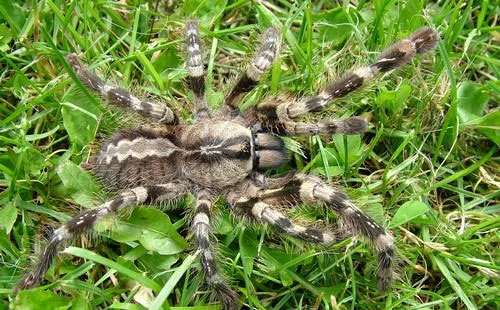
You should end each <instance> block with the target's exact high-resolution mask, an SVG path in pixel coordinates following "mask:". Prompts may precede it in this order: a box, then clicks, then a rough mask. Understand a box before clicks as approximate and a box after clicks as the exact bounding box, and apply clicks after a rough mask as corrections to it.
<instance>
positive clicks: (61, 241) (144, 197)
mask: <svg viewBox="0 0 500 310" xmlns="http://www.w3.org/2000/svg"><path fill="white" fill-rule="evenodd" d="M186 191H187V187H186V186H185V185H183V184H180V183H167V184H159V185H152V186H139V187H135V188H132V189H129V190H126V191H124V192H122V193H121V194H119V195H118V196H116V197H115V198H113V199H111V200H109V201H107V202H106V203H104V204H102V205H100V206H98V207H97V208H94V209H90V210H86V211H83V212H81V213H80V214H78V215H76V216H75V217H73V218H72V219H71V220H69V221H68V222H67V223H66V224H64V225H62V226H61V227H59V228H58V229H56V230H55V231H54V233H53V234H52V237H51V238H50V239H49V243H48V244H47V246H46V247H45V249H44V251H43V252H42V253H41V254H40V257H39V259H38V263H37V265H36V266H35V269H34V270H33V271H31V272H30V273H28V274H27V275H26V276H24V277H23V278H22V279H21V280H20V281H19V282H18V283H17V287H16V291H17V290H23V289H28V288H32V287H35V286H37V285H38V284H39V283H40V282H41V281H42V279H43V277H44V275H45V273H46V272H47V270H48V269H49V268H50V265H51V264H52V262H53V260H54V259H55V258H56V256H57V255H58V254H59V252H61V251H62V250H63V249H64V247H65V245H66V244H67V243H68V242H70V241H71V240H72V239H74V238H75V237H77V236H79V235H81V234H83V233H85V232H87V231H89V230H91V229H92V228H93V227H94V225H95V224H96V223H97V222H98V221H99V220H101V219H102V218H104V217H105V216H107V215H109V214H116V213H117V212H119V211H120V210H122V209H123V208H125V207H129V206H136V205H139V204H151V203H155V202H161V201H168V200H171V199H174V198H176V197H178V196H180V195H182V194H184V193H185V192H186Z"/></svg>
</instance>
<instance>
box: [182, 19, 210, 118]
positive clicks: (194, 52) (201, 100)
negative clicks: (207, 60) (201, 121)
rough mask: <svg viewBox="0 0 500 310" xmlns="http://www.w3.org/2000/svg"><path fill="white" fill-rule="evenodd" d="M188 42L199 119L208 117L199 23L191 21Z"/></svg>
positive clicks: (191, 83)
mask: <svg viewBox="0 0 500 310" xmlns="http://www.w3.org/2000/svg"><path fill="white" fill-rule="evenodd" d="M185 35H186V42H187V60H186V64H187V69H188V72H189V87H190V88H191V90H192V91H193V94H194V100H195V102H194V104H195V112H196V114H197V116H198V117H201V118H204V117H208V115H209V112H208V106H207V98H206V96H205V76H204V70H203V56H202V54H203V51H202V49H201V47H202V46H201V45H202V42H201V39H200V30H199V29H198V22H196V21H189V22H187V23H186V28H185Z"/></svg>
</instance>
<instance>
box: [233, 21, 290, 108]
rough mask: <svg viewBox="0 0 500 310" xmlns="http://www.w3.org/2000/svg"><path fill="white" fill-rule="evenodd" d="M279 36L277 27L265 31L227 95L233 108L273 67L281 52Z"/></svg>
mask: <svg viewBox="0 0 500 310" xmlns="http://www.w3.org/2000/svg"><path fill="white" fill-rule="evenodd" d="M279 36H280V34H279V31H278V30H277V29H275V28H269V29H267V30H266V31H265V32H264V34H263V35H262V41H261V44H260V46H259V48H258V50H257V53H256V54H255V56H254V58H253V59H252V62H251V63H250V65H249V66H248V68H247V70H246V71H245V72H244V73H243V74H242V75H241V76H240V77H239V78H238V80H237V82H236V84H235V85H234V87H233V89H232V90H231V92H230V93H229V95H228V96H227V97H226V104H228V105H229V106H231V107H233V108H236V107H238V104H239V101H240V99H241V97H242V95H243V94H245V93H248V92H249V91H251V90H252V89H253V88H254V87H255V86H256V85H257V84H258V82H259V80H260V79H261V77H262V75H264V73H266V71H267V70H269V68H271V66H272V65H273V63H274V61H275V59H276V57H277V56H278V54H279V48H280V37H279Z"/></svg>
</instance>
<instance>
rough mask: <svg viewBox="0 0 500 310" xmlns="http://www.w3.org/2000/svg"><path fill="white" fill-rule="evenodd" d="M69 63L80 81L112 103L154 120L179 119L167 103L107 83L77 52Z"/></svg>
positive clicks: (160, 121) (172, 122)
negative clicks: (138, 96)
mask: <svg viewBox="0 0 500 310" xmlns="http://www.w3.org/2000/svg"><path fill="white" fill-rule="evenodd" d="M67 60H68V63H69V65H70V66H71V68H73V70H74V71H75V73H76V75H77V76H78V78H79V79H80V81H81V82H82V83H83V84H84V85H85V86H86V87H87V88H89V89H91V90H93V91H96V92H98V93H100V94H101V96H103V97H104V98H106V99H107V100H109V101H110V102H111V103H114V104H116V105H117V106H120V107H128V108H131V109H132V110H134V111H136V112H137V113H139V114H141V115H143V116H145V117H150V118H152V119H153V120H154V121H156V122H159V123H162V124H176V123H178V121H179V119H178V118H177V116H176V115H175V113H174V112H173V111H172V110H171V109H170V108H169V107H167V106H166V105H164V104H160V103H156V102H151V101H147V100H140V99H139V98H137V97H135V96H134V95H132V94H131V93H130V92H129V91H127V90H125V89H123V88H121V87H115V86H112V85H109V84H107V83H106V82H105V81H103V80H101V79H100V78H99V77H98V76H97V75H95V74H93V73H92V72H90V71H89V70H88V69H87V68H85V66H84V65H83V63H82V62H81V61H80V59H78V57H77V56H76V55H75V54H69V55H68V57H67Z"/></svg>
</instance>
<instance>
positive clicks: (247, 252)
mask: <svg viewBox="0 0 500 310" xmlns="http://www.w3.org/2000/svg"><path fill="white" fill-rule="evenodd" d="M256 240H257V234H256V233H255V231H254V230H252V229H242V230H241V232H240V238H239V243H240V253H241V261H242V262H243V268H244V269H245V272H246V273H247V274H248V275H251V274H252V271H253V262H254V260H255V258H256V257H257V246H258V245H257V242H256Z"/></svg>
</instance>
